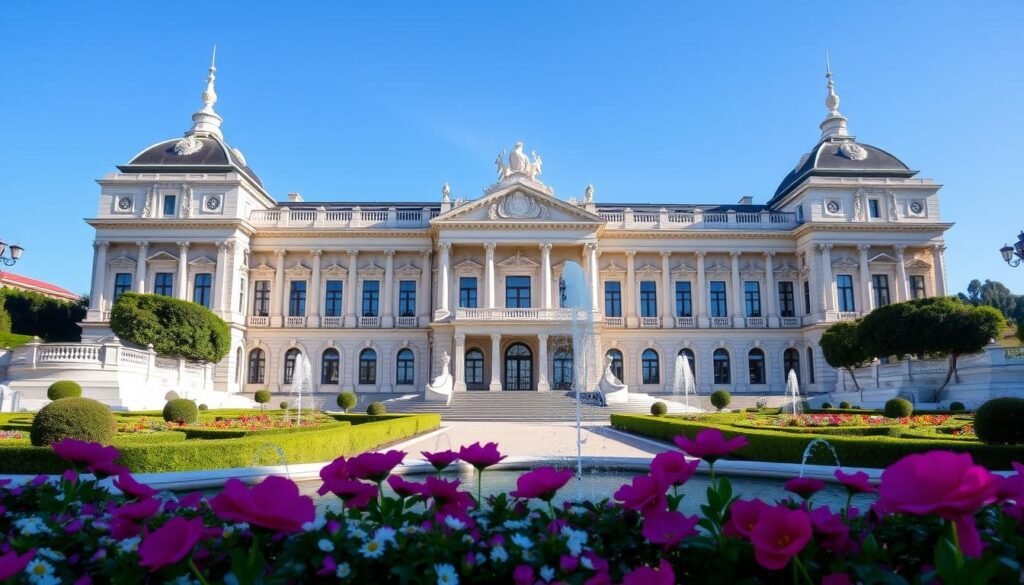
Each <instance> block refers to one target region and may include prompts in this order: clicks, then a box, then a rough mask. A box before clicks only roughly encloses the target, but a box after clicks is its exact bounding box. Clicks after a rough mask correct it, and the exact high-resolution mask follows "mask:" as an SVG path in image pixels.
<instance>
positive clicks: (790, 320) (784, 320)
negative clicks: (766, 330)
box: [779, 317, 800, 329]
mask: <svg viewBox="0 0 1024 585" xmlns="http://www.w3.org/2000/svg"><path fill="white" fill-rule="evenodd" d="M779 327H782V328H784V329H793V328H796V327H800V317H779Z"/></svg>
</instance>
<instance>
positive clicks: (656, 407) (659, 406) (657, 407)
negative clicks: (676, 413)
mask: <svg viewBox="0 0 1024 585" xmlns="http://www.w3.org/2000/svg"><path fill="white" fill-rule="evenodd" d="M651 414H653V415H654V416H665V415H666V414H668V405H667V404H665V403H664V402H662V401H660V400H659V401H658V402H655V403H654V404H652V405H651Z"/></svg>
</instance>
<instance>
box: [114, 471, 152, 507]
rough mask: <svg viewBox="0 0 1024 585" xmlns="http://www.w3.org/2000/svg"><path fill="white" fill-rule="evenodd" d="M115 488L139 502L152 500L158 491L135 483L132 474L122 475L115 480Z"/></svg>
mask: <svg viewBox="0 0 1024 585" xmlns="http://www.w3.org/2000/svg"><path fill="white" fill-rule="evenodd" d="M114 487H116V488H117V489H119V490H121V491H122V492H124V495H126V496H130V497H133V498H136V499H139V500H144V499H146V498H151V497H153V496H155V495H156V493H157V492H156V490H155V489H153V488H151V487H149V486H148V485H145V484H141V483H139V482H137V481H135V478H134V477H132V475H131V474H130V473H122V474H121V475H118V476H117V479H115V480H114Z"/></svg>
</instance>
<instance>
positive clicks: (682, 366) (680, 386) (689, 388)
mask: <svg viewBox="0 0 1024 585" xmlns="http://www.w3.org/2000/svg"><path fill="white" fill-rule="evenodd" d="M672 394H673V395H676V396H678V395H679V394H682V395H683V401H684V402H685V404H686V410H687V411H692V410H697V409H696V407H694V406H693V405H692V404H690V395H693V396H696V395H697V385H696V384H695V383H694V380H693V372H692V371H691V370H690V360H688V359H686V356H683V355H677V356H676V369H675V377H674V379H673V380H672Z"/></svg>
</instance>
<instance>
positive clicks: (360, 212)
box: [249, 207, 438, 229]
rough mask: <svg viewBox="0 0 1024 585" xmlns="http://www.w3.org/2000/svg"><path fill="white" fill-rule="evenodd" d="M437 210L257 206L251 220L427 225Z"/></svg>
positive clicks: (265, 223) (294, 224)
mask: <svg viewBox="0 0 1024 585" xmlns="http://www.w3.org/2000/svg"><path fill="white" fill-rule="evenodd" d="M437 213H438V212H437V210H436V209H431V208H429V207H424V208H422V209H398V208H395V207H389V208H387V209H362V208H360V207H354V208H352V209H328V208H324V207H318V208H316V209H307V208H303V209H289V208H288V207H281V208H279V209H257V210H255V211H252V212H250V213H249V223H251V224H253V225H254V226H256V227H275V228H406V229H407V228H426V227H429V226H430V220H431V219H432V218H434V217H437Z"/></svg>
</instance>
